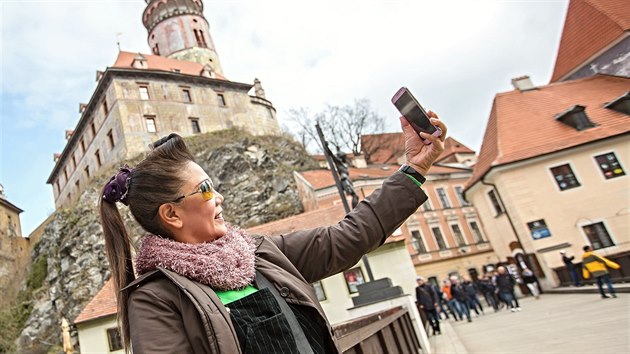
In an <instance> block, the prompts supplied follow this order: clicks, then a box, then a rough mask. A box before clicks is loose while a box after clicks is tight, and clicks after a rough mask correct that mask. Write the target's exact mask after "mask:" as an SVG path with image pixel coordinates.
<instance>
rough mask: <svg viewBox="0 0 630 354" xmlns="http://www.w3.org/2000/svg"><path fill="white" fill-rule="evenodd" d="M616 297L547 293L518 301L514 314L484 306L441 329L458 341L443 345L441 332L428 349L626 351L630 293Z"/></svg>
mask: <svg viewBox="0 0 630 354" xmlns="http://www.w3.org/2000/svg"><path fill="white" fill-rule="evenodd" d="M618 296H619V297H618V298H617V299H601V298H600V297H599V294H570V295H569V294H568V295H555V294H548V295H543V296H541V298H540V300H535V299H532V298H525V299H522V300H519V302H520V305H521V308H522V311H521V312H516V313H512V312H510V311H506V310H505V309H504V310H502V311H499V312H497V313H494V312H493V311H492V310H490V311H489V312H488V310H487V309H486V308H485V307H484V309H485V310H486V315H481V316H479V317H473V322H472V323H468V322H465V321H460V322H450V321H449V323H450V325H451V326H452V330H453V331H452V332H451V331H448V332H447V333H444V334H445V335H447V336H449V337H450V336H455V337H458V338H459V341H460V343H458V345H455V346H453V345H451V344H447V345H445V344H446V341H445V339H447V338H445V335H442V336H438V337H432V339H433V342H434V343H435V344H434V347H433V352H434V353H451V352H461V351H462V349H464V348H465V350H467V352H468V353H628V352H630V339H629V335H630V295H629V294H618ZM440 337H442V338H440ZM438 338H439V339H438ZM448 339H450V338H448ZM454 341H455V342H457V340H454Z"/></svg>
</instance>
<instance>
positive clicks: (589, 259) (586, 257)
mask: <svg viewBox="0 0 630 354" xmlns="http://www.w3.org/2000/svg"><path fill="white" fill-rule="evenodd" d="M582 249H583V250H584V254H583V255H582V266H583V268H582V276H583V277H584V279H588V278H590V277H591V275H592V276H594V277H595V279H596V280H597V286H598V287H599V293H600V294H601V295H602V298H603V299H607V298H609V297H610V296H612V297H617V295H616V294H615V288H614V287H613V285H612V282H611V281H610V274H608V268H612V269H619V268H621V266H620V265H619V264H617V263H615V262H613V261H611V260H609V259H607V258H606V257H603V256H600V255H598V254H597V253H595V252H593V250H592V249H591V246H589V245H586V246H584V247H582ZM604 283H606V285H607V286H608V293H610V296H608V295H606V294H605V293H604Z"/></svg>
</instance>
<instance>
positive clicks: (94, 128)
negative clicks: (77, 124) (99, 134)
mask: <svg viewBox="0 0 630 354" xmlns="http://www.w3.org/2000/svg"><path fill="white" fill-rule="evenodd" d="M90 128H92V139H94V138H95V137H96V125H94V122H92V123H91V124H90Z"/></svg>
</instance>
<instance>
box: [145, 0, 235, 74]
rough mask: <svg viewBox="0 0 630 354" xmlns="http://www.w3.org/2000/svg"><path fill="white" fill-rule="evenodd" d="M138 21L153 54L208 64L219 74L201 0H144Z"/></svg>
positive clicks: (218, 64) (220, 70)
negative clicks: (147, 34)
mask: <svg viewBox="0 0 630 354" xmlns="http://www.w3.org/2000/svg"><path fill="white" fill-rule="evenodd" d="M145 2H146V3H147V7H146V9H144V12H143V13H142V23H143V24H144V27H146V29H147V31H148V33H149V36H148V42H149V47H151V51H152V52H153V54H156V55H160V56H163V57H167V58H173V59H180V60H188V61H194V62H197V63H200V64H204V65H205V64H208V65H210V66H211V67H212V69H213V71H214V72H217V73H219V74H221V75H222V74H223V69H222V68H221V63H220V62H219V55H218V54H217V51H216V48H215V47H214V42H213V41H212V37H211V36H210V25H209V24H208V21H207V20H206V18H205V17H204V16H203V2H202V1H201V0H145Z"/></svg>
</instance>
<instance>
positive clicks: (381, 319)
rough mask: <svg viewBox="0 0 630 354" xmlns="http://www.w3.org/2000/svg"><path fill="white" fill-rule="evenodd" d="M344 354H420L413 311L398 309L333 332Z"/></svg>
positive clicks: (358, 321) (337, 327)
mask: <svg viewBox="0 0 630 354" xmlns="http://www.w3.org/2000/svg"><path fill="white" fill-rule="evenodd" d="M333 330H334V332H335V336H336V337H337V342H338V344H339V347H340V349H341V351H342V352H343V353H345V354H354V353H357V354H359V353H419V352H420V349H421V347H420V342H419V341H418V337H417V335H416V332H415V331H414V328H413V325H412V323H411V316H410V315H409V311H408V310H407V309H406V308H403V307H400V306H399V307H395V308H392V309H389V310H386V311H382V312H379V313H376V314H372V315H368V316H364V317H360V318H357V319H354V320H352V321H349V322H346V323H343V324H339V325H337V326H335V327H334V328H333Z"/></svg>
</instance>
